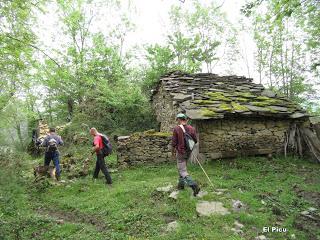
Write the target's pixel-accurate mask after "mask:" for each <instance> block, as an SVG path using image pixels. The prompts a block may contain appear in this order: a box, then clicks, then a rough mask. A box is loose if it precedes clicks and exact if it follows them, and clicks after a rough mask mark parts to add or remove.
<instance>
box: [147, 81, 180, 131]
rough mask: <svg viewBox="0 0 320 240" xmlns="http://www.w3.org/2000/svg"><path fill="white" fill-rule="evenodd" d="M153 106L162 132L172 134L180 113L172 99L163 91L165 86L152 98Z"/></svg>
mask: <svg viewBox="0 0 320 240" xmlns="http://www.w3.org/2000/svg"><path fill="white" fill-rule="evenodd" d="M152 106H153V109H154V111H155V113H156V117H157V121H158V122H159V123H160V131H161V132H170V131H171V130H172V128H173V127H174V125H175V117H176V115H177V113H178V109H177V107H176V106H175V105H174V102H173V99H172V97H171V96H170V95H169V94H168V93H167V92H166V91H165V90H164V89H163V85H162V84H161V86H160V87H159V89H158V92H157V93H156V94H155V95H154V96H153V98H152Z"/></svg>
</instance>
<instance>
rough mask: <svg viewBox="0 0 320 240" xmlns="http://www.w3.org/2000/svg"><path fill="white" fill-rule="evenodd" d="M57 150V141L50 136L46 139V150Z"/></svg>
mask: <svg viewBox="0 0 320 240" xmlns="http://www.w3.org/2000/svg"><path fill="white" fill-rule="evenodd" d="M57 150H58V144H57V141H56V140H55V139H54V138H51V139H50V140H49V141H48V147H47V151H48V152H55V151H57Z"/></svg>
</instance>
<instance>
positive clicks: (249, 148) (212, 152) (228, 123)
mask: <svg viewBox="0 0 320 240" xmlns="http://www.w3.org/2000/svg"><path fill="white" fill-rule="evenodd" d="M194 125H195V126H196V127H197V131H198V132H200V135H199V139H200V152H201V153H202V154H203V155H205V158H206V159H219V158H230V157H236V156H250V155H265V154H272V153H281V152H282V151H283V144H284V140H285V132H286V131H287V129H288V128H289V126H290V121H288V120H279V119H276V120H271V119H252V118H247V119H223V120H221V119H220V120H207V121H196V122H195V124H194Z"/></svg>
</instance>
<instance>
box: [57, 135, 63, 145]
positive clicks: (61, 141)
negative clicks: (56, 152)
mask: <svg viewBox="0 0 320 240" xmlns="http://www.w3.org/2000/svg"><path fill="white" fill-rule="evenodd" d="M58 138H59V142H58V144H59V145H63V144H64V142H63V140H62V138H61V136H58Z"/></svg>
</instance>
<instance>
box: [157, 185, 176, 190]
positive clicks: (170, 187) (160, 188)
mask: <svg viewBox="0 0 320 240" xmlns="http://www.w3.org/2000/svg"><path fill="white" fill-rule="evenodd" d="M172 188H173V186H172V185H171V184H169V185H168V186H165V187H158V188H157V191H158V192H170V191H171V190H172Z"/></svg>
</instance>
